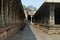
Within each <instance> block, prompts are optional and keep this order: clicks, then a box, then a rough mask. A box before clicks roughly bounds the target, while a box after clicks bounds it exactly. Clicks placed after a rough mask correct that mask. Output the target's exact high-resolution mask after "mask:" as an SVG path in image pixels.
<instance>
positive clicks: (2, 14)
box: [1, 0, 5, 26]
mask: <svg viewBox="0 0 60 40" xmlns="http://www.w3.org/2000/svg"><path fill="white" fill-rule="evenodd" d="M3 12H4V11H3V0H1V16H2V26H5V23H4V13H3Z"/></svg>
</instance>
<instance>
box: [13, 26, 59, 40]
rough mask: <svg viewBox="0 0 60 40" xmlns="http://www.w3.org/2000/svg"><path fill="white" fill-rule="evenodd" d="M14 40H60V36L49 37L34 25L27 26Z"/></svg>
mask: <svg viewBox="0 0 60 40" xmlns="http://www.w3.org/2000/svg"><path fill="white" fill-rule="evenodd" d="M12 40H60V34H52V35H48V34H46V33H44V32H43V31H42V30H40V29H39V28H37V26H34V25H30V26H29V25H27V26H26V27H25V29H24V30H23V31H21V32H18V33H17V34H16V35H15V36H14V37H13V39H12Z"/></svg>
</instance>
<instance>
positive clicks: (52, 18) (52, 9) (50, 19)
mask: <svg viewBox="0 0 60 40" xmlns="http://www.w3.org/2000/svg"><path fill="white" fill-rule="evenodd" d="M54 9H55V6H54V5H53V4H50V17H49V25H55V17H54V14H55V13H54Z"/></svg>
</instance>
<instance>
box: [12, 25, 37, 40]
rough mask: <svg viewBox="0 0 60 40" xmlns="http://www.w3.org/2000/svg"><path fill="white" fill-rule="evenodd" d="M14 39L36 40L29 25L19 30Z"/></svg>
mask: <svg viewBox="0 0 60 40" xmlns="http://www.w3.org/2000/svg"><path fill="white" fill-rule="evenodd" d="M12 40H36V38H35V36H34V34H33V32H32V30H31V29H30V27H29V26H28V25H27V26H26V27H25V29H24V30H23V31H21V32H19V33H18V34H17V35H16V36H15V37H14V38H13V39H12Z"/></svg>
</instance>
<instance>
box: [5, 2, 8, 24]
mask: <svg viewBox="0 0 60 40" xmlns="http://www.w3.org/2000/svg"><path fill="white" fill-rule="evenodd" d="M5 5H6V6H5V8H6V9H5V19H6V23H7V24H8V3H6V4H5Z"/></svg>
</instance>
